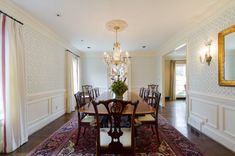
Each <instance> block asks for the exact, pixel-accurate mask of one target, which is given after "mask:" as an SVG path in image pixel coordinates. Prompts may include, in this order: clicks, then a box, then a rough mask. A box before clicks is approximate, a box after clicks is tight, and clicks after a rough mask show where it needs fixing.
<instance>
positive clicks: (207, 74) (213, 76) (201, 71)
mask: <svg viewBox="0 0 235 156" xmlns="http://www.w3.org/2000/svg"><path fill="white" fill-rule="evenodd" d="M208 19H209V20H208ZM234 23H235V3H234V1H233V2H232V1H231V2H230V3H228V4H227V6H226V7H224V8H221V9H219V10H218V11H217V13H216V14H214V15H213V16H212V17H211V18H207V20H204V22H203V23H201V24H197V26H196V27H192V28H191V29H190V30H188V31H185V32H181V33H180V34H178V35H177V36H175V37H174V38H171V39H170V40H169V41H168V42H166V43H165V44H164V45H163V46H162V48H161V50H160V51H161V52H162V54H163V55H164V53H167V52H169V51H171V50H172V49H174V48H175V47H177V46H178V45H181V44H182V43H187V60H188V61H187V67H188V69H187V72H188V84H187V87H188V108H189V118H188V123H189V124H190V125H192V126H193V127H195V128H197V129H198V130H200V131H201V132H203V133H205V134H206V135H208V136H210V137H211V138H213V139H214V140H216V141H218V142H220V143H221V144H223V145H225V146H226V147H228V148H230V149H231V150H233V151H235V124H234V118H235V100H234V99H235V88H234V87H222V86H219V85H218V47H217V46H218V45H217V42H218V33H219V32H220V31H222V30H223V29H225V28H227V27H229V26H231V25H234ZM208 39H212V40H213V43H212V44H213V45H212V57H213V58H212V62H211V65H210V66H208V65H207V64H201V63H200V59H199V56H200V51H201V50H202V49H203V48H205V44H204V43H205V41H207V40H208Z"/></svg>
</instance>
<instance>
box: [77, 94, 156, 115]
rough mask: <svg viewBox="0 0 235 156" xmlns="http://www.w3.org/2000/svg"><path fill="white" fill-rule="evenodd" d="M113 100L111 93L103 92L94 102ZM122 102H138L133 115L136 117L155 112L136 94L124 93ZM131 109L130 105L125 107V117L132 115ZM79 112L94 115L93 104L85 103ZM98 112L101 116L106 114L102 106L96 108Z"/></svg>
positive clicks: (113, 96)
mask: <svg viewBox="0 0 235 156" xmlns="http://www.w3.org/2000/svg"><path fill="white" fill-rule="evenodd" d="M114 98H115V95H114V94H113V93H112V92H104V93H102V94H101V95H100V96H98V97H97V98H96V99H95V101H96V102H98V101H105V100H109V99H114ZM123 100H125V101H132V102H136V101H137V100H138V101H139V104H138V106H137V109H136V113H135V114H136V115H144V114H151V113H154V112H155V108H153V107H152V106H150V105H148V103H147V102H146V101H144V99H142V98H141V97H140V96H139V95H138V94H136V93H134V92H126V93H125V94H124V95H123ZM132 109H133V107H131V106H130V105H127V108H126V109H125V110H124V112H123V114H126V115H130V114H132V112H133V110H132ZM80 112H81V113H86V114H91V115H94V114H95V110H94V107H93V104H92V103H87V104H86V105H84V106H83V107H81V108H80ZM98 112H99V114H101V115H102V114H103V115H105V114H108V112H107V110H106V108H105V107H104V105H99V106H98Z"/></svg>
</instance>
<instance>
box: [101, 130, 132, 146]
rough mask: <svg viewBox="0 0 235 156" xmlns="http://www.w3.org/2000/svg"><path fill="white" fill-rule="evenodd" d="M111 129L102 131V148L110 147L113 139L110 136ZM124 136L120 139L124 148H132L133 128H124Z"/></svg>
mask: <svg viewBox="0 0 235 156" xmlns="http://www.w3.org/2000/svg"><path fill="white" fill-rule="evenodd" d="M109 130H110V128H101V129H100V146H101V147H108V146H109V144H110V142H111V139H112V138H111V137H110V136H109V135H108V131H109ZM122 132H123V134H122V136H121V137H120V142H121V144H122V145H123V147H131V128H122Z"/></svg>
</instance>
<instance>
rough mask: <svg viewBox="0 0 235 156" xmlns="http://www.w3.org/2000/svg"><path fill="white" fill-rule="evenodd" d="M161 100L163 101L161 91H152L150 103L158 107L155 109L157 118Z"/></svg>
mask: <svg viewBox="0 0 235 156" xmlns="http://www.w3.org/2000/svg"><path fill="white" fill-rule="evenodd" d="M160 101H161V93H159V92H158V91H156V92H152V93H151V95H150V96H149V98H148V104H149V105H151V106H152V107H154V108H155V109H156V111H155V115H156V118H157V114H158V109H159V104H160Z"/></svg>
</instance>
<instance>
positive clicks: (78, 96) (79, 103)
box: [74, 91, 85, 123]
mask: <svg viewBox="0 0 235 156" xmlns="http://www.w3.org/2000/svg"><path fill="white" fill-rule="evenodd" d="M74 97H75V100H76V108H77V113H78V123H80V122H81V119H82V118H83V115H82V114H80V111H79V110H80V108H81V107H82V106H84V105H85V104H84V103H83V102H82V92H79V91H78V92H77V93H76V94H74Z"/></svg>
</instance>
